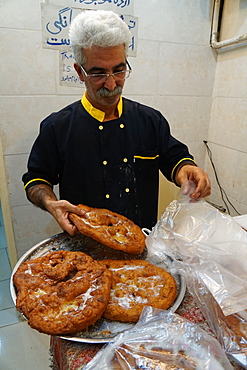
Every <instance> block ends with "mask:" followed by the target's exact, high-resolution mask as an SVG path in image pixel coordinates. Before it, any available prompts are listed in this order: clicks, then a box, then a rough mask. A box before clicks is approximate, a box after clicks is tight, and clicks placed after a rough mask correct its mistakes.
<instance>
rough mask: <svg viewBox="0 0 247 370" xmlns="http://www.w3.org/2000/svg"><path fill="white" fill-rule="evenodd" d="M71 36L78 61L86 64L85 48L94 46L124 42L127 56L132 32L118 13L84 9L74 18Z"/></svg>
mask: <svg viewBox="0 0 247 370" xmlns="http://www.w3.org/2000/svg"><path fill="white" fill-rule="evenodd" d="M69 38H70V44H71V48H72V52H73V54H74V58H75V60H76V62H77V63H78V64H84V63H85V59H84V56H83V49H91V48H92V47H93V46H99V47H102V48H107V47H111V46H116V45H120V44H124V47H125V55H126V58H127V53H128V47H129V44H130V40H131V34H130V30H129V28H128V26H127V25H126V23H125V22H124V21H123V20H122V19H121V18H120V16H119V15H118V14H116V13H114V12H112V11H107V10H84V11H82V12H81V13H80V14H79V15H77V16H76V17H75V18H74V19H73V21H72V23H71V26H70V29H69Z"/></svg>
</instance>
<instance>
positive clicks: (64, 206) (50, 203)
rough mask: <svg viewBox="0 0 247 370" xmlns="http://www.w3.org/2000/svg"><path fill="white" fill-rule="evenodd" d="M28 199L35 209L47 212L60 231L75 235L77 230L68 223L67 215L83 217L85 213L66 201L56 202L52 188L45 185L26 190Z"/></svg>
mask: <svg viewBox="0 0 247 370" xmlns="http://www.w3.org/2000/svg"><path fill="white" fill-rule="evenodd" d="M28 198H29V199H30V201H31V202H32V203H34V204H35V205H36V206H37V207H40V208H42V209H44V210H46V211H48V212H49V213H50V214H51V215H52V216H53V217H54V218H55V220H56V221H57V223H58V224H59V226H60V227H61V229H62V230H64V231H67V232H68V233H69V234H70V235H75V234H76V233H77V232H78V230H77V228H76V226H75V225H74V224H73V223H72V222H71V221H70V219H69V213H70V212H73V213H76V214H77V215H79V216H83V215H84V214H85V211H83V210H82V209H81V208H79V207H77V206H75V205H73V204H71V203H70V202H68V201H67V200H57V197H56V195H55V193H54V192H53V190H52V188H51V187H50V186H48V185H45V184H40V185H35V186H33V187H31V188H29V189H28Z"/></svg>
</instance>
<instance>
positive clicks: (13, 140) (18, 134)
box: [0, 95, 81, 155]
mask: <svg viewBox="0 0 247 370" xmlns="http://www.w3.org/2000/svg"><path fill="white" fill-rule="evenodd" d="M80 99H81V95H75V96H59V97H57V96H49V95H44V96H18V97H14V96H13V97H10V96H6V97H0V110H1V112H2V119H1V122H0V128H1V139H2V145H3V151H4V154H6V155H9V154H21V153H29V152H30V149H31V146H32V144H33V142H34V140H35V138H36V136H37V135H38V132H39V126H40V122H41V121H42V120H43V119H44V118H45V117H47V116H48V115H49V114H51V113H52V112H55V111H57V110H59V109H62V108H63V107H65V106H66V105H68V104H70V103H72V102H74V101H76V100H80ZM13 107H14V108H13Z"/></svg>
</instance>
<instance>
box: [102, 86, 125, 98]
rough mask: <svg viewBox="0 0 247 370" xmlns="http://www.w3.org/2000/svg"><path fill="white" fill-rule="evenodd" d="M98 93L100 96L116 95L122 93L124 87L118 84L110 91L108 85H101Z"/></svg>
mask: <svg viewBox="0 0 247 370" xmlns="http://www.w3.org/2000/svg"><path fill="white" fill-rule="evenodd" d="M97 94H98V95H99V96H100V97H103V98H105V97H108V96H109V97H110V96H116V95H120V94H122V87H121V86H116V87H115V88H114V90H112V91H110V90H108V89H107V88H106V87H101V88H100V89H99V90H98V91H97Z"/></svg>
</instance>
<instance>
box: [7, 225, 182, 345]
mask: <svg viewBox="0 0 247 370" xmlns="http://www.w3.org/2000/svg"><path fill="white" fill-rule="evenodd" d="M59 251H69V252H83V253H85V254H86V255H88V256H90V257H91V258H92V259H94V260H95V261H97V262H100V261H104V260H107V261H108V260H121V261H125V263H124V262H123V265H126V263H127V262H128V261H131V263H132V267H131V268H133V266H134V269H136V266H135V264H136V263H137V262H136V263H135V261H136V260H139V261H140V260H143V261H147V262H148V256H147V254H148V253H147V249H146V248H145V249H144V250H143V252H142V253H139V254H130V253H127V252H123V251H121V250H115V249H112V248H110V247H108V246H106V245H103V244H101V243H100V242H98V241H97V240H95V239H92V238H91V237H89V236H86V235H83V234H76V235H75V236H70V235H69V234H68V233H66V232H63V233H60V234H57V235H53V236H51V237H50V238H47V239H45V240H43V241H41V242H40V243H38V244H36V245H35V246H33V247H32V248H30V249H29V250H28V251H27V252H26V253H25V254H24V255H23V256H22V257H21V258H20V259H19V261H18V262H17V264H16V266H15V267H14V269H13V272H12V275H11V279H10V292H11V297H12V299H13V302H14V303H15V304H16V301H17V289H16V286H15V284H14V276H15V273H16V271H17V270H18V269H19V268H20V266H21V265H23V264H25V263H26V262H27V261H30V260H31V261H32V260H35V259H39V258H40V257H45V256H46V255H48V254H52V253H54V252H59ZM149 262H150V263H151V264H152V265H154V266H157V268H158V269H163V270H164V273H165V272H168V273H170V274H171V275H172V278H173V279H174V281H175V284H176V291H177V294H176V297H175V299H174V301H173V302H172V303H171V304H170V307H168V308H167V309H169V310H172V311H173V312H175V311H176V310H177V308H178V307H179V306H180V304H181V302H182V300H183V297H184V294H185V290H186V284H185V280H184V278H183V277H182V276H181V275H180V274H174V273H172V272H169V269H170V265H171V262H172V259H171V258H170V257H169V256H167V259H164V260H162V261H160V260H152V261H149ZM108 265H109V263H108ZM108 267H109V266H108ZM120 267H121V266H120ZM145 268H146V267H145ZM128 269H130V267H128ZM145 271H148V270H147V269H146V270H145ZM132 279H133V277H132ZM23 316H24V318H25V319H26V317H25V315H23ZM134 324H135V323H134V322H128V321H119V320H114V319H113V320H111V319H108V318H106V317H104V316H103V315H102V316H101V317H99V318H98V319H97V320H96V322H95V323H94V324H92V325H90V326H88V327H87V328H86V329H83V330H81V331H78V332H76V333H72V334H70V333H67V334H61V335H58V336H59V337H60V338H62V339H66V340H70V341H75V342H82V343H107V342H110V341H111V340H112V338H114V337H115V336H116V335H118V334H119V333H121V332H123V331H125V330H127V329H129V328H131V327H133V325H134ZM47 334H49V332H48V333H47Z"/></svg>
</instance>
